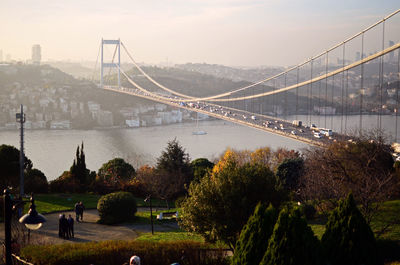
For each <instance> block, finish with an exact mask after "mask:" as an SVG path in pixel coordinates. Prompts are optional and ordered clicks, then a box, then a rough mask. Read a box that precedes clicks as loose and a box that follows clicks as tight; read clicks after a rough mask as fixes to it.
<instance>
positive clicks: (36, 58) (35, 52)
mask: <svg viewBox="0 0 400 265" xmlns="http://www.w3.org/2000/svg"><path fill="white" fill-rule="evenodd" d="M41 60H42V48H40V45H39V44H35V45H33V46H32V63H33V64H36V65H39V64H40V61H41Z"/></svg>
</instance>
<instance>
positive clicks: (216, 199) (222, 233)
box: [180, 150, 286, 249]
mask: <svg viewBox="0 0 400 265" xmlns="http://www.w3.org/2000/svg"><path fill="white" fill-rule="evenodd" d="M243 161H250V162H243ZM275 184H276V181H275V177H274V174H273V173H272V172H271V170H270V169H269V167H268V166H266V165H264V164H261V163H256V162H251V153H248V156H247V157H243V153H236V152H234V151H232V150H228V151H227V152H226V153H225V154H224V156H223V157H222V158H221V159H220V161H219V162H218V163H217V164H216V165H215V166H214V168H213V171H212V173H211V175H210V176H209V177H203V178H202V179H201V180H200V182H199V183H196V182H193V183H192V184H191V185H190V188H189V195H188V197H187V198H186V200H184V201H183V202H182V204H181V207H182V214H181V221H180V225H182V226H183V227H185V228H186V229H188V230H189V231H193V232H196V233H199V234H201V235H202V236H203V237H204V238H206V239H207V240H208V241H214V240H222V241H224V242H225V243H226V244H228V245H229V246H230V247H231V248H232V249H234V247H235V244H236V241H237V239H238V238H239V234H240V231H241V230H242V228H243V226H244V225H245V223H246V222H247V219H248V218H249V216H250V215H251V214H252V213H253V211H254V208H255V206H256V205H257V203H258V202H263V203H267V204H269V203H272V204H273V205H274V206H275V207H278V206H279V205H280V203H281V202H282V200H283V199H284V198H286V197H285V195H284V194H282V193H281V192H280V191H277V190H276V189H275Z"/></svg>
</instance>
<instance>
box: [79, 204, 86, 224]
mask: <svg viewBox="0 0 400 265" xmlns="http://www.w3.org/2000/svg"><path fill="white" fill-rule="evenodd" d="M83 210H85V205H83V203H82V202H79V215H80V216H81V222H82V221H83Z"/></svg>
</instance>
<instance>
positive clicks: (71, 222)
mask: <svg viewBox="0 0 400 265" xmlns="http://www.w3.org/2000/svg"><path fill="white" fill-rule="evenodd" d="M67 221H68V236H69V237H70V238H73V237H74V218H72V216H71V215H69V217H68V219H67Z"/></svg>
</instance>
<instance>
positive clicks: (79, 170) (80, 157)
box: [69, 142, 90, 189]
mask: <svg viewBox="0 0 400 265" xmlns="http://www.w3.org/2000/svg"><path fill="white" fill-rule="evenodd" d="M69 171H70V174H71V178H72V180H73V182H74V183H76V184H77V185H80V186H81V189H82V188H84V187H87V186H88V185H89V184H90V179H89V173H90V170H89V169H87V168H86V161H85V153H84V151H83V142H82V144H81V148H80V149H79V145H78V147H77V148H76V157H75V159H74V162H73V164H72V166H71V168H70V170H69Z"/></svg>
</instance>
